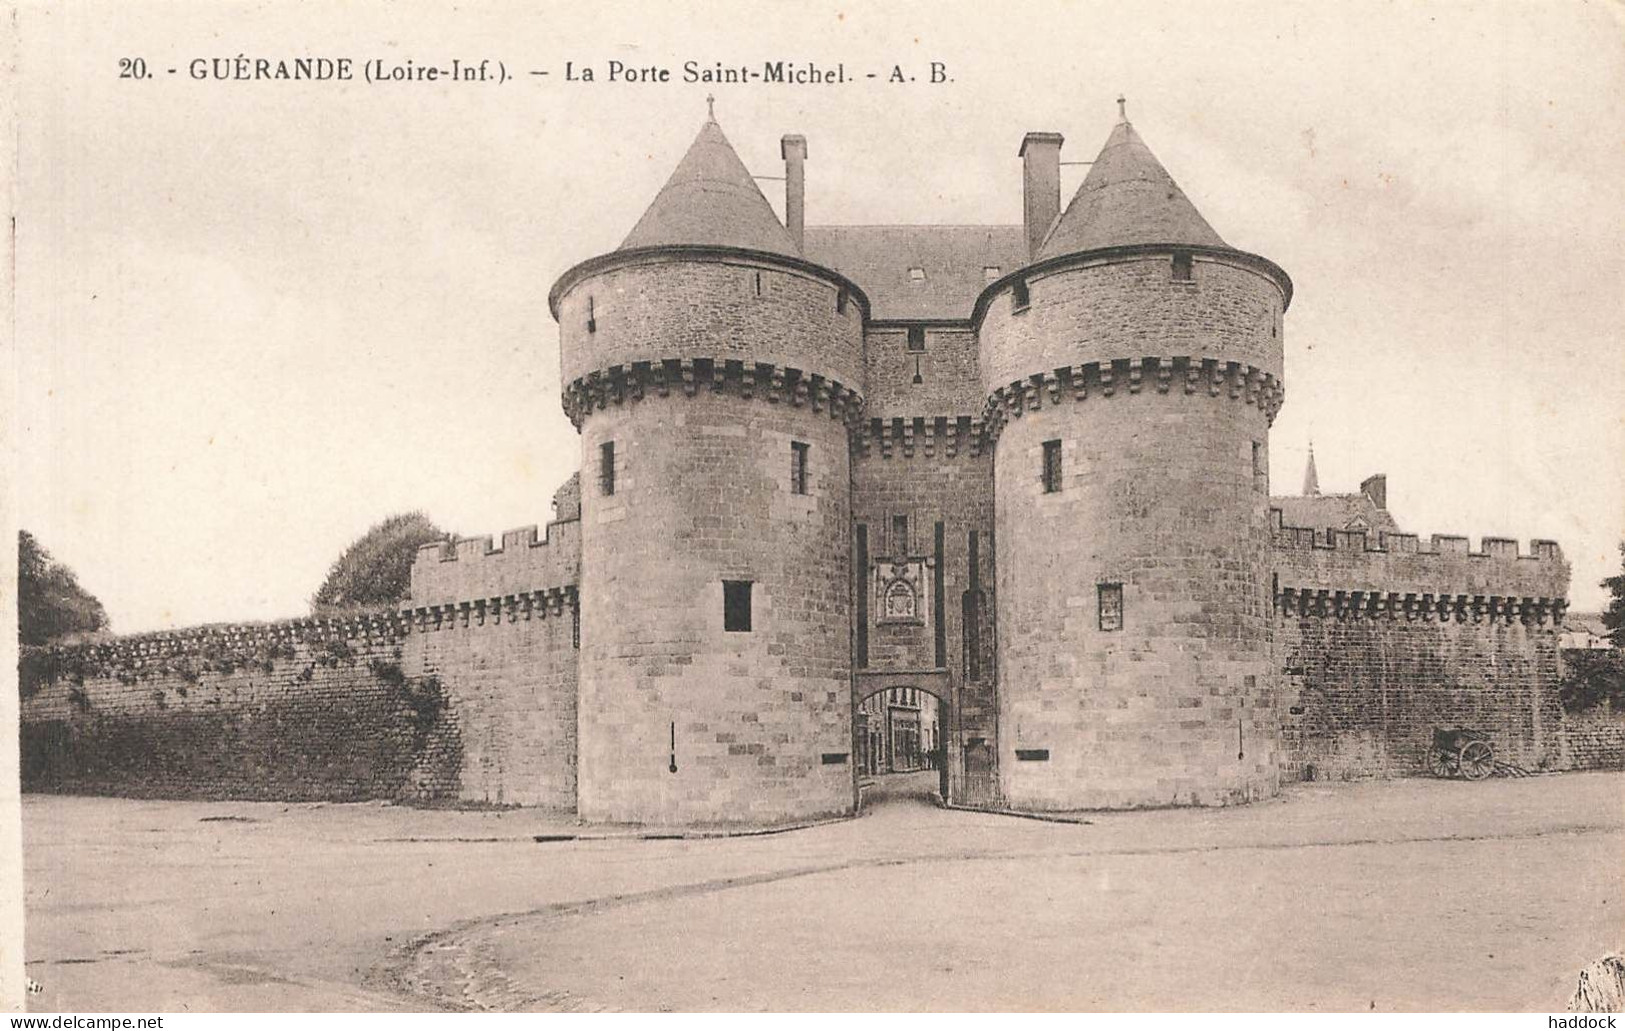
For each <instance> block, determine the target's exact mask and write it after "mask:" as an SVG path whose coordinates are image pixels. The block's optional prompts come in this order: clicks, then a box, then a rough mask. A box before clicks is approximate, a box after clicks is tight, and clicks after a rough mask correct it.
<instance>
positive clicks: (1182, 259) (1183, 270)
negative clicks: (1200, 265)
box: [1174, 251, 1191, 283]
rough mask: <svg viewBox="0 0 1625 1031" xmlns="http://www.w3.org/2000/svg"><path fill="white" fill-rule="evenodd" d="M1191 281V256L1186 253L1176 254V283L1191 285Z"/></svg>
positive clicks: (1179, 252)
mask: <svg viewBox="0 0 1625 1031" xmlns="http://www.w3.org/2000/svg"><path fill="white" fill-rule="evenodd" d="M1190 281H1191V256H1190V255H1189V254H1188V253H1186V252H1185V251H1178V252H1175V254H1174V282H1176V283H1189V282H1190Z"/></svg>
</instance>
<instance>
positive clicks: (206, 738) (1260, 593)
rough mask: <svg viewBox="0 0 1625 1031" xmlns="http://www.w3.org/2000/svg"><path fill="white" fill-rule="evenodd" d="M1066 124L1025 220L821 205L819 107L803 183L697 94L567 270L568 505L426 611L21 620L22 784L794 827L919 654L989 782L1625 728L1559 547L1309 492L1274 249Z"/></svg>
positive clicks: (1543, 753)
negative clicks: (763, 178)
mask: <svg viewBox="0 0 1625 1031" xmlns="http://www.w3.org/2000/svg"><path fill="white" fill-rule="evenodd" d="M1063 143H1064V141H1063V139H1062V137H1061V136H1060V135H1059V134H1056V133H1030V134H1028V136H1027V138H1026V140H1025V141H1024V142H1023V144H1022V148H1021V152H1020V155H1019V156H1020V157H1021V159H1022V164H1023V173H1022V174H1023V194H1024V196H1023V212H1024V221H1023V223H1022V224H1020V225H995V226H838V225H836V226H807V225H805V224H804V221H805V212H806V210H807V206H806V200H807V198H806V196H805V183H806V181H807V176H806V165H807V162H808V160H809V158H810V151H809V147H808V144H807V141H806V140H805V139H804V138H802V137H799V136H787V137H785V139H784V143H783V147H782V156H783V157H784V159H785V162H786V170H785V181H786V189H787V195H786V211H787V213H788V215H787V219H788V220H787V221H780V220H779V218H778V217H777V216H776V215H775V214H774V212H773V209H772V207H771V206H770V205H769V204H768V202H767V200H766V198H765V197H763V196H762V194H761V192H760V190H759V189H758V188H757V186H756V182H755V179H754V178H753V177H752V176H751V174H750V173H749V172H748V171H747V170H746V169H745V167H744V165H743V163H742V162H741V161H740V160H739V158H738V156H737V154H736V153H735V152H734V150H733V148H732V147H731V145H730V144H729V143H728V141H727V139H726V138H725V137H724V135H723V133H722V130H721V128H720V127H719V126H718V125H717V124H716V122H715V121H714V120H708V121H707V122H706V123H705V124H704V125H703V126H702V127H701V130H700V132H699V134H698V136H697V137H696V139H695V141H694V143H693V145H692V146H691V147H690V149H689V151H688V153H687V154H686V155H685V156H684V157H683V159H682V161H681V162H680V163H679V164H678V167H677V169H676V171H675V172H674V173H673V174H672V176H671V179H670V180H669V181H668V182H667V184H666V186H665V187H664V188H663V189H662V190H661V191H660V193H659V195H658V196H657V197H656V198H655V199H654V201H653V203H652V204H651V205H650V206H649V208H648V209H647V210H646V211H645V213H644V214H643V217H642V218H641V219H639V220H638V221H637V223H636V225H635V227H634V228H633V230H632V232H631V234H630V235H629V236H628V237H627V239H626V241H625V242H624V243H623V244H622V245H621V246H620V247H619V248H617V249H616V250H614V251H611V252H609V253H608V254H603V255H599V256H597V257H592V258H589V259H587V260H586V261H584V262H582V263H581V264H579V265H577V266H576V267H574V268H572V269H570V270H569V271H567V272H565V274H564V275H563V276H562V277H561V278H560V279H559V280H558V282H557V283H556V284H555V285H554V287H553V289H552V291H551V293H550V295H549V299H548V300H549V306H550V310H551V312H552V314H553V316H554V318H555V319H556V320H557V322H558V325H559V340H560V369H561V383H562V384H563V388H562V398H561V400H562V402H563V407H564V411H565V413H566V415H567V416H568V417H569V418H570V420H571V422H572V423H573V424H574V425H575V427H576V428H577V430H578V431H579V434H580V446H581V470H580V472H579V474H578V475H577V476H576V477H573V478H572V479H571V480H570V481H569V482H568V483H567V484H565V486H564V487H562V488H560V490H559V492H558V494H557V495H556V496H555V498H554V507H555V511H556V516H557V521H556V522H554V523H552V524H550V525H549V526H548V527H547V528H546V529H545V531H542V532H541V533H540V534H539V533H538V531H537V530H536V528H534V527H528V528H525V529H522V530H516V531H511V532H509V533H507V534H504V535H503V536H502V539H501V541H500V542H496V541H492V540H490V539H486V538H481V539H475V540H465V541H459V542H456V543H455V544H448V545H431V546H429V547H427V548H425V549H423V550H422V552H420V554H419V556H418V559H417V563H416V565H415V567H414V570H413V579H412V592H411V597H410V598H409V599H407V600H405V601H404V602H403V603H402V607H401V608H400V610H399V611H397V612H391V613H388V614H383V615H379V616H375V617H366V618H358V619H353V620H346V621H328V622H318V621H308V620H305V621H292V622H289V623H284V624H273V625H268V626H255V627H207V628H200V629H198V630H193V631H183V632H178V633H174V634H161V635H143V636H140V637H135V638H123V639H118V640H115V641H112V642H93V643H87V644H81V645H72V646H62V647H57V648H54V649H47V650H43V651H39V652H34V653H30V654H29V655H28V656H27V657H26V664H25V670H24V674H25V676H24V683H25V696H26V697H25V701H24V707H23V737H24V760H25V766H24V780H25V785H26V786H27V787H28V788H29V789H30V790H54V791H82V792H102V793H116V794H130V795H153V796H173V797H250V798H364V797H372V798H400V799H436V798H441V799H456V800H462V801H466V802H478V803H491V804H524V805H539V806H546V807H550V808H554V809H559V810H565V811H574V812H576V813H578V814H579V815H580V817H581V818H582V819H584V820H588V821H615V822H634V823H645V824H748V825H759V826H765V825H773V824H782V823H785V822H787V821H796V820H804V819H810V818H817V817H824V816H832V815H841V814H849V813H851V812H853V811H854V809H855V807H856V806H857V804H858V800H859V786H858V779H857V771H856V768H855V763H854V756H855V754H856V753H857V746H856V741H855V737H854V735H855V730H854V713H855V712H856V711H857V709H858V707H859V705H860V704H861V703H862V701H863V700H864V699H865V698H866V697H869V696H870V695H872V694H874V693H875V692H877V691H882V690H886V689H888V688H894V687H912V688H915V689H918V690H920V691H924V692H927V693H930V694H932V695H935V696H936V697H937V699H938V700H939V710H940V726H941V750H940V753H939V755H938V756H937V758H938V759H939V760H940V762H939V764H938V765H939V767H940V768H941V770H942V771H943V772H942V783H943V789H944V792H945V794H946V796H947V798H948V800H950V801H951V802H954V803H957V804H962V805H970V806H984V807H998V806H1012V807H1017V808H1021V809H1031V810H1067V809H1080V808H1095V807H1111V808H1118V807H1137V806H1161V805H1227V804H1234V803H1242V802H1247V801H1250V800H1253V799H1258V798H1265V797H1268V796H1270V795H1272V794H1274V793H1275V792H1276V791H1278V790H1279V786H1280V784H1281V782H1282V781H1283V780H1292V779H1299V778H1305V779H1307V778H1346V777H1363V776H1403V775H1411V774H1416V773H1419V772H1422V771H1423V769H1424V768H1425V766H1426V761H1427V750H1428V745H1429V743H1430V741H1431V734H1432V731H1433V730H1434V729H1435V728H1439V727H1458V726H1466V727H1473V728H1476V729H1480V730H1482V731H1484V732H1485V733H1487V734H1488V735H1489V736H1490V737H1491V740H1492V741H1493V743H1494V745H1495V747H1496V748H1497V750H1498V752H1499V753H1500V755H1501V757H1502V758H1503V759H1505V760H1506V761H1508V762H1511V763H1515V764H1518V765H1520V766H1523V767H1526V768H1529V769H1562V768H1570V767H1596V766H1607V765H1615V766H1617V765H1619V764H1620V763H1621V762H1625V746H1622V744H1621V742H1622V741H1625V734H1622V733H1621V730H1620V727H1621V724H1620V723H1619V721H1618V720H1617V719H1609V718H1602V717H1594V716H1593V717H1576V716H1573V715H1570V714H1566V713H1564V712H1563V710H1562V707H1561V706H1560V704H1559V702H1558V694H1557V683H1558V680H1559V678H1560V676H1561V671H1562V656H1561V652H1560V649H1559V636H1560V632H1561V631H1560V627H1561V621H1562V616H1563V611H1564V608H1565V606H1566V593H1567V587H1568V566H1567V563H1566V562H1564V561H1563V558H1562V555H1561V553H1560V552H1559V550H1558V547H1557V545H1556V544H1554V543H1551V542H1547V541H1536V542H1534V543H1533V544H1532V545H1531V546H1530V548H1529V551H1528V553H1527V554H1525V555H1521V556H1520V554H1519V549H1518V545H1517V544H1516V543H1515V542H1512V541H1506V540H1501V539H1497V538H1486V539H1484V540H1483V542H1482V544H1481V548H1480V550H1479V551H1478V552H1471V551H1469V549H1468V543H1467V541H1466V539H1465V538H1458V537H1443V536H1439V537H1433V538H1431V539H1430V540H1428V541H1423V540H1421V539H1419V538H1417V537H1415V536H1413V535H1408V534H1403V533H1399V532H1397V529H1396V527H1397V524H1396V523H1395V522H1394V521H1393V519H1392V518H1391V517H1390V516H1389V515H1388V514H1387V512H1386V480H1385V478H1384V477H1382V476H1381V475H1380V474H1379V475H1377V476H1374V477H1372V478H1370V479H1369V480H1368V481H1367V482H1366V484H1364V485H1362V494H1361V495H1358V496H1356V495H1346V496H1344V495H1339V496H1336V498H1330V499H1316V498H1305V499H1302V503H1300V502H1299V501H1298V500H1296V499H1294V500H1292V501H1291V502H1290V503H1289V504H1288V507H1289V508H1291V509H1292V511H1294V512H1299V513H1309V514H1310V516H1311V517H1313V516H1314V514H1315V513H1320V512H1328V513H1329V512H1331V511H1333V509H1334V508H1336V510H1337V511H1339V512H1342V513H1343V515H1341V516H1339V522H1340V525H1335V526H1308V527H1294V526H1290V525H1285V524H1284V520H1283V518H1282V515H1281V511H1280V506H1281V504H1283V503H1284V502H1282V501H1281V500H1280V499H1272V497H1271V493H1270V483H1269V472H1268V470H1269V430H1270V424H1271V423H1272V422H1273V420H1274V417H1275V415H1276V413H1277V412H1278V411H1279V410H1280V407H1281V405H1282V404H1283V403H1284V400H1285V368H1284V358H1283V355H1284V337H1285V313H1286V311H1287V309H1288V307H1289V306H1290V304H1291V303H1292V299H1293V288H1292V282H1291V280H1290V278H1289V277H1288V276H1287V274H1286V272H1285V271H1284V270H1282V269H1281V268H1280V267H1278V266H1277V265H1275V264H1274V263H1273V262H1271V261H1269V260H1268V259H1266V258H1263V257H1260V256H1258V255H1255V254H1250V253H1248V252H1246V251H1242V250H1238V249H1236V248H1233V247H1231V246H1230V245H1229V244H1227V243H1226V242H1225V241H1224V240H1223V239H1222V238H1221V237H1220V236H1219V235H1218V233H1217V232H1216V231H1215V230H1214V229H1213V228H1212V226H1210V225H1209V224H1208V223H1207V221H1206V220H1205V219H1204V218H1203V217H1202V215H1201V214H1200V213H1199V212H1198V211H1197V210H1196V208H1195V206H1194V205H1193V204H1192V203H1191V201H1190V200H1189V199H1188V198H1187V197H1186V196H1185V195H1184V193H1183V192H1182V191H1180V189H1179V188H1178V186H1177V185H1176V184H1175V183H1174V181H1173V179H1172V177H1171V176H1169V175H1168V173H1167V171H1166V170H1165V169H1164V168H1163V167H1162V165H1161V164H1160V163H1159V162H1158V161H1157V159H1156V158H1155V156H1153V155H1152V153H1151V151H1150V149H1149V148H1148V147H1146V145H1145V143H1144V141H1143V140H1141V139H1140V137H1139V135H1138V133H1137V132H1136V131H1135V130H1134V128H1133V126H1132V125H1130V124H1129V123H1128V122H1127V120H1126V118H1125V119H1123V120H1121V121H1120V122H1119V123H1118V124H1117V125H1116V126H1115V127H1114V128H1113V129H1112V131H1111V134H1110V136H1109V138H1108V139H1107V141H1106V144H1105V146H1104V147H1103V148H1102V150H1101V151H1100V152H1099V154H1098V155H1097V156H1096V159H1095V161H1094V162H1092V163H1091V165H1090V171H1089V173H1088V175H1087V176H1086V178H1085V179H1084V182H1083V184H1082V186H1080V188H1079V190H1078V192H1077V195H1076V196H1075V197H1074V198H1073V199H1072V200H1071V202H1070V203H1069V204H1068V205H1066V206H1065V208H1064V209H1063V207H1062V204H1061V197H1060V193H1059V190H1060V185H1059V184H1060V174H1059V162H1060V152H1061V149H1062V146H1063ZM1306 481H1307V483H1309V484H1314V483H1315V482H1316V481H1315V480H1314V477H1313V475H1310V476H1309V477H1307V478H1306ZM1315 490H1317V491H1318V486H1317V487H1315ZM1306 493H1309V492H1308V491H1306ZM1328 505H1330V506H1331V507H1328ZM1338 506H1341V507H1338ZM1345 516H1346V517H1347V518H1344V517H1345ZM1356 518H1358V519H1360V520H1365V521H1364V522H1355V521H1353V520H1355V519H1356ZM1372 520H1376V522H1372ZM1354 526H1364V527H1366V528H1368V529H1369V530H1370V534H1369V539H1368V534H1367V533H1362V532H1356V531H1355V530H1353V529H1351V527H1354Z"/></svg>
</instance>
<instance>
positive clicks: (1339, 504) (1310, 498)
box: [1270, 448, 1401, 545]
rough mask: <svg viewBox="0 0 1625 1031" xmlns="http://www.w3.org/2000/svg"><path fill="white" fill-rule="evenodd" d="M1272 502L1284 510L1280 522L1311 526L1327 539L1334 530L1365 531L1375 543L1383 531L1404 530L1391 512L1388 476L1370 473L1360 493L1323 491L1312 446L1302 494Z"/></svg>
mask: <svg viewBox="0 0 1625 1031" xmlns="http://www.w3.org/2000/svg"><path fill="white" fill-rule="evenodd" d="M1270 504H1271V505H1272V506H1273V507H1275V508H1278V509H1280V510H1281V522H1282V523H1284V524H1285V525H1287V526H1303V527H1310V528H1312V529H1313V530H1314V531H1315V533H1316V534H1317V535H1319V536H1320V537H1322V538H1324V539H1327V540H1328V541H1329V540H1330V531H1332V530H1364V531H1365V532H1366V534H1367V536H1368V539H1369V540H1370V541H1371V543H1372V544H1373V545H1375V544H1376V543H1377V540H1378V538H1379V537H1380V536H1381V535H1382V534H1385V533H1399V532H1401V531H1400V529H1399V524H1398V523H1397V522H1395V521H1394V517H1393V516H1392V515H1390V514H1389V513H1388V477H1387V476H1386V475H1384V474H1383V473H1375V474H1373V475H1371V476H1367V477H1366V478H1365V480H1364V481H1363V482H1361V484H1360V491H1359V493H1357V494H1322V493H1321V492H1320V480H1319V477H1318V475H1317V474H1316V472H1315V452H1314V449H1313V448H1311V449H1310V451H1309V462H1308V465H1307V466H1306V467H1305V469H1304V474H1303V493H1302V494H1299V495H1289V496H1281V497H1272V498H1270Z"/></svg>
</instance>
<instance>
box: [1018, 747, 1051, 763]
mask: <svg viewBox="0 0 1625 1031" xmlns="http://www.w3.org/2000/svg"><path fill="white" fill-rule="evenodd" d="M1016 761H1017V762H1024V763H1047V762H1049V749H1047V748H1018V749H1016Z"/></svg>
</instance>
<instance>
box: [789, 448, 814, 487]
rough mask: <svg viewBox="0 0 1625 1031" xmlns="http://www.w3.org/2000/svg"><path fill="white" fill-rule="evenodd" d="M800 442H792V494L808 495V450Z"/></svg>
mask: <svg viewBox="0 0 1625 1031" xmlns="http://www.w3.org/2000/svg"><path fill="white" fill-rule="evenodd" d="M810 446H811V445H808V444H803V443H802V442H801V441H799V440H792V441H791V442H790V493H792V494H805V493H807V449H808V448H809V447H810Z"/></svg>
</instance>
